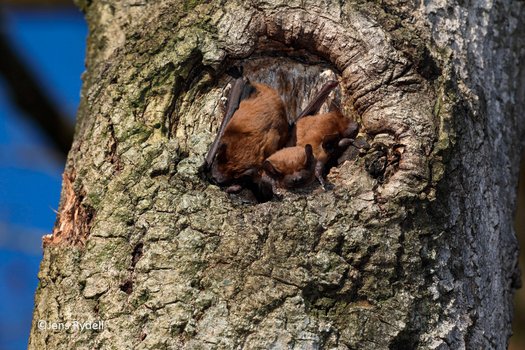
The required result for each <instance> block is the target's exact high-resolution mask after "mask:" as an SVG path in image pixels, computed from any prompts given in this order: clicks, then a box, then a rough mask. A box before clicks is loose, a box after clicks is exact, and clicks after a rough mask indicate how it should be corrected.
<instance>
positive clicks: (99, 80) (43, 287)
mask: <svg viewBox="0 0 525 350" xmlns="http://www.w3.org/2000/svg"><path fill="white" fill-rule="evenodd" d="M78 5H79V6H80V7H81V8H82V9H83V10H84V11H85V13H86V18H87V20H88V23H89V26H90V36H89V38H88V51H87V60H86V62H87V72H86V74H85V76H84V87H83V92H82V102H81V106H80V109H79V115H78V123H77V128H76V135H75V141H74V144H73V148H72V150H71V151H70V153H69V158H68V162H67V166H66V169H65V173H64V183H63V190H62V200H61V205H60V209H59V215H58V219H57V223H56V226H55V228H54V231H53V234H52V236H49V237H46V238H45V239H44V258H43V261H42V264H41V269H40V274H39V278H40V285H39V287H38V290H37V293H36V297H35V310H34V317H33V328H32V332H31V336H30V341H29V348H30V349H92V348H96V349H98V348H111V349H153V348H158V349H448V348H450V349H464V348H467V349H504V348H506V344H507V342H508V338H509V336H510V332H511V327H510V324H511V318H512V295H513V292H514V289H515V288H516V287H517V286H518V284H519V275H518V271H517V254H518V252H517V244H516V238H515V236H514V232H513V227H512V216H513V208H514V204H515V197H516V195H515V189H516V186H517V174H518V165H519V159H520V152H519V151H520V150H521V148H522V146H523V140H524V137H523V136H524V127H523V125H524V124H525V123H524V117H523V114H522V113H521V111H522V110H523V109H524V108H525V105H524V104H525V103H524V101H525V84H524V81H525V70H524V69H523V68H524V65H523V59H524V58H525V54H524V50H525V43H524V42H523V37H524V35H525V26H524V19H525V11H524V3H523V2H518V1H514V2H512V1H510V0H499V1H496V2H481V1H472V2H468V1H467V2H464V1H456V0H448V1H444V0H437V1H434V2H430V3H419V2H414V3H410V2H403V1H396V0H385V1H383V2H367V1H364V0H354V1H335V0H326V1H322V2H317V1H282V2H281V1H279V0H268V1H248V2H245V1H235V0H231V1H222V2H220V3H219V2H204V1H172V0H166V1H162V2H140V1H132V0H125V1H99V0H93V1H83V0H78ZM238 65H243V66H244V74H245V75H246V76H248V77H249V78H250V79H251V80H253V81H261V82H265V83H268V84H270V85H272V86H274V87H276V88H277V89H278V91H279V92H280V93H281V95H282V97H283V99H284V100H285V102H286V105H287V112H288V115H289V116H293V115H294V113H296V112H297V111H298V110H300V109H301V107H303V106H304V105H305V104H306V103H307V102H308V100H309V98H311V96H312V95H313V94H315V93H316V92H317V90H318V88H319V87H320V86H321V85H322V84H323V82H324V81H326V80H327V79H329V78H331V77H337V78H338V79H339V80H340V82H341V84H340V88H339V89H338V91H337V97H336V98H337V99H339V100H340V104H341V106H342V108H343V110H344V112H345V113H346V114H347V115H352V116H353V117H354V118H356V119H357V120H358V122H359V124H360V125H361V132H362V135H363V137H366V138H367V139H368V140H369V143H370V144H371V146H372V148H371V149H370V151H368V153H367V154H366V155H360V156H356V157H355V159H354V160H353V161H347V162H345V163H343V164H342V165H340V166H339V167H336V168H335V167H334V168H332V170H331V172H330V174H329V175H328V182H330V183H331V184H332V186H331V188H330V189H328V190H327V191H323V190H322V189H321V188H315V187H314V188H311V189H304V190H300V191H296V192H286V193H282V194H281V195H280V197H279V198H276V199H274V200H272V201H270V202H267V203H260V204H258V203H254V201H253V200H252V199H251V198H250V197H249V195H248V194H245V193H241V194H239V195H228V194H226V193H225V192H223V191H221V190H220V189H219V188H218V187H216V186H214V185H211V184H210V183H209V182H208V181H207V180H206V179H205V177H204V176H203V174H202V172H201V170H200V169H201V168H200V166H201V165H202V163H203V160H204V156H205V154H206V151H207V149H208V147H209V145H210V143H211V142H212V140H213V138H214V136H215V134H216V131H217V129H218V126H219V124H220V120H221V118H222V112H223V109H224V101H223V100H224V99H223V98H222V97H223V96H225V95H226V94H227V91H226V90H227V88H226V87H227V86H228V84H229V83H230V82H231V77H229V76H228V75H227V74H226V73H225V72H226V70H227V69H228V68H229V67H232V66H238ZM372 168H373V170H374V171H372ZM372 175H373V176H372ZM74 321H78V322H81V323H84V322H85V323H86V324H85V325H88V326H89V325H91V328H95V327H99V328H100V329H90V330H86V329H84V330H81V329H78V328H77V326H75V324H74ZM96 321H103V323H98V326H97V324H96V323H93V322H96ZM61 325H62V326H61ZM68 326H69V328H68ZM54 327H55V328H56V327H59V329H54ZM60 327H64V329H62V328H60ZM66 328H67V329H66Z"/></svg>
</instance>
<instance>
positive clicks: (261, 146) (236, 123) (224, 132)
mask: <svg viewBox="0 0 525 350" xmlns="http://www.w3.org/2000/svg"><path fill="white" fill-rule="evenodd" d="M288 134H289V124H288V120H287V118H286V112H285V108H284V104H283V101H282V100H281V97H280V96H279V94H278V93H277V91H275V90H274V89H272V88H271V87H269V86H268V85H264V84H258V83H250V82H248V81H247V80H246V79H242V78H239V79H237V80H236V81H235V83H234V86H233V88H232V91H231V93H230V96H229V98H228V106H227V109H226V115H225V117H224V119H223V122H222V124H221V127H220V129H219V133H218V135H217V138H216V140H215V141H214V143H213V145H212V147H211V149H210V151H209V153H208V155H207V156H206V165H207V168H208V170H209V172H210V174H211V178H212V180H213V182H215V183H216V184H218V185H220V186H227V189H226V191H227V192H237V191H240V190H241V189H242V188H243V187H249V188H251V189H252V190H253V192H254V194H255V196H256V197H258V199H259V200H261V199H262V200H265V199H268V198H264V197H268V196H271V195H273V193H272V194H271V195H270V194H268V193H267V192H268V191H267V189H265V186H266V184H265V183H261V181H260V179H261V170H262V163H263V162H264V160H265V159H266V158H268V157H269V156H270V155H271V154H273V153H275V152H276V151H277V150H279V149H281V148H282V147H283V146H284V145H285V144H286V142H287V141H288ZM261 197H262V198H261Z"/></svg>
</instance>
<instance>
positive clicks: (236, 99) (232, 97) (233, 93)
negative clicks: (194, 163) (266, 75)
mask: <svg viewBox="0 0 525 350" xmlns="http://www.w3.org/2000/svg"><path fill="white" fill-rule="evenodd" d="M247 85H249V82H248V81H247V79H245V78H242V77H240V78H237V79H235V82H234V83H233V86H232V88H231V90H230V94H229V95H228V104H227V105H226V113H225V115H224V118H223V119H222V123H221V126H220V128H219V131H218V132H217V136H216V137H215V140H214V141H213V143H212V145H211V147H210V150H209V151H208V154H207V155H206V158H205V166H206V168H207V169H209V168H210V166H211V165H212V163H213V160H214V159H215V156H216V155H217V150H218V148H219V141H220V139H221V138H222V135H224V129H225V128H226V125H228V123H229V122H230V120H231V119H232V117H233V114H234V113H235V111H237V109H238V108H239V104H240V103H241V100H242V99H244V98H247V97H248V96H249V93H246V91H249V89H247ZM247 95H248V96H247Z"/></svg>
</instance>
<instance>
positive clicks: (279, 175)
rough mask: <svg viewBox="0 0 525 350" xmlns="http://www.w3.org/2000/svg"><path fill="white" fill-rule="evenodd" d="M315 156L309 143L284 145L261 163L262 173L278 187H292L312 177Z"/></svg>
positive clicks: (302, 184)
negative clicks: (291, 145) (301, 145)
mask: <svg viewBox="0 0 525 350" xmlns="http://www.w3.org/2000/svg"><path fill="white" fill-rule="evenodd" d="M314 168H315V158H314V155H313V151H312V146H311V145H306V146H305V147H300V146H295V147H286V148H283V149H281V150H280V151H277V152H276V153H274V154H273V155H271V156H270V157H268V159H267V160H266V161H265V162H264V163H263V169H264V174H265V175H267V176H268V177H270V178H271V179H273V180H274V181H275V182H276V183H277V185H278V186H279V187H282V188H287V189H294V188H298V187H301V186H305V185H307V184H309V183H310V182H312V180H313V179H314Z"/></svg>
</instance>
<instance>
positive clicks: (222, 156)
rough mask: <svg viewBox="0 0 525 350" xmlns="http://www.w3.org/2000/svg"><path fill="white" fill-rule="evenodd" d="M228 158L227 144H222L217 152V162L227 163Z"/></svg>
mask: <svg viewBox="0 0 525 350" xmlns="http://www.w3.org/2000/svg"><path fill="white" fill-rule="evenodd" d="M227 160H228V158H227V157H226V144H225V143H222V144H221V145H220V146H219V149H218V150H217V161H218V162H219V163H226V161H227Z"/></svg>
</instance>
